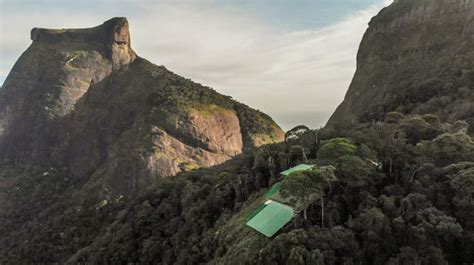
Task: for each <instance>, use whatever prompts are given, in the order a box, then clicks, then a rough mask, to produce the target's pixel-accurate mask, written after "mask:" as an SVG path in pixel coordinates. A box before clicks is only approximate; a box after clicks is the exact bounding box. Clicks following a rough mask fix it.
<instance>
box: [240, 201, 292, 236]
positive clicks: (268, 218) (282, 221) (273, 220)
mask: <svg viewBox="0 0 474 265" xmlns="http://www.w3.org/2000/svg"><path fill="white" fill-rule="evenodd" d="M263 205H264V207H261V208H260V207H259V208H258V209H257V211H258V212H254V213H253V214H252V215H251V216H252V218H251V219H250V220H249V221H248V222H247V225H248V226H250V227H252V228H253V229H255V230H257V231H258V232H260V233H262V234H264V235H265V236H267V237H272V236H273V235H274V234H275V233H276V232H278V231H279V230H280V229H281V228H282V227H283V226H285V225H286V224H287V223H288V222H289V221H290V220H291V219H292V218H293V216H294V214H295V213H294V211H293V208H291V207H290V206H287V205H284V204H282V203H279V202H275V201H271V200H269V201H267V202H266V203H265V204H263Z"/></svg>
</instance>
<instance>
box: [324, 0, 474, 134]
mask: <svg viewBox="0 0 474 265" xmlns="http://www.w3.org/2000/svg"><path fill="white" fill-rule="evenodd" d="M390 111H398V112H402V113H411V114H425V113H435V114H438V115H439V116H440V117H441V118H443V119H446V120H449V121H455V120H459V119H465V120H468V121H469V122H470V124H471V128H474V127H473V126H474V1H472V0H398V1H394V3H393V4H391V5H390V6H389V7H387V8H385V9H383V10H382V11H381V12H380V13H379V14H378V15H377V16H376V17H374V18H373V19H372V21H371V22H370V24H369V28H368V30H367V32H366V33H365V35H364V38H363V40H362V43H361V45H360V49H359V53H358V56H357V71H356V73H355V76H354V79H353V80H352V83H351V85H350V88H349V91H348V92H347V94H346V97H345V99H344V102H343V103H342V104H341V105H340V106H339V107H338V108H337V110H336V112H335V113H334V114H333V116H332V117H331V119H330V120H329V122H328V126H329V127H334V126H337V125H340V126H347V125H351V124H354V123H357V122H361V121H372V120H380V119H382V117H384V116H385V114H386V113H387V112H390Z"/></svg>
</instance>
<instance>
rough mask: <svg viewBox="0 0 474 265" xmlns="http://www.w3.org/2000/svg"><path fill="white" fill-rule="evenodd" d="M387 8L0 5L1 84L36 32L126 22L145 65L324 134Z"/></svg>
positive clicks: (375, 1)
mask: <svg viewBox="0 0 474 265" xmlns="http://www.w3.org/2000/svg"><path fill="white" fill-rule="evenodd" d="M391 2H392V0H181V1H178V0H81V1H77V0H0V84H3V82H4V80H5V79H6V77H7V75H8V73H9V72H10V70H11V68H12V67H13V65H14V63H15V61H16V60H17V59H18V57H19V56H20V55H21V53H22V52H23V51H24V50H25V49H26V48H27V47H28V46H29V45H30V43H31V40H30V30H31V29H32V28H33V27H45V28H83V27H92V26H96V25H99V24H101V23H102V22H104V21H106V20H108V19H109V18H112V17H115V16H125V17H127V18H128V21H129V24H130V33H131V38H132V41H131V42H132V48H133V49H134V50H135V52H136V53H137V54H138V55H139V56H141V57H144V58H146V59H148V60H149V61H151V62H153V63H155V64H158V65H164V66H166V67H167V68H168V69H170V70H171V71H173V72H175V73H177V74H179V75H182V76H184V77H186V78H190V79H192V80H193V81H195V82H198V83H201V84H203V85H206V86H210V87H212V88H214V89H215V90H217V91H218V92H220V93H223V94H226V95H230V96H232V97H233V98H234V99H236V100H238V101H240V102H243V103H245V104H247V105H249V106H251V107H253V108H256V109H259V110H261V111H263V112H265V113H267V114H269V115H270V116H272V118H273V119H274V120H275V121H276V122H277V123H278V124H279V125H280V126H281V127H282V128H283V129H284V130H288V129H291V128H293V127H294V126H296V125H300V124H305V125H307V126H309V127H311V128H319V127H321V126H324V124H325V123H326V121H327V120H328V119H329V117H330V115H331V114H332V113H333V112H334V110H335V109H336V107H337V106H338V104H339V103H340V102H341V101H342V100H343V98H344V95H345V93H346V91H347V89H348V87H349V84H350V81H351V79H352V76H353V75H354V72H355V67H356V55H357V49H358V46H359V43H360V41H361V39H362V36H363V34H364V32H365V30H366V29H367V26H368V22H369V21H370V19H371V18H372V17H373V16H375V15H376V14H377V13H378V12H379V11H380V10H381V9H382V8H383V7H385V6H388V5H389V4H390V3H391Z"/></svg>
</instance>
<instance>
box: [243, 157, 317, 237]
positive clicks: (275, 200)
mask: <svg viewBox="0 0 474 265" xmlns="http://www.w3.org/2000/svg"><path fill="white" fill-rule="evenodd" d="M314 167H315V165H306V164H301V165H298V166H296V167H292V168H289V169H287V170H285V171H282V172H281V173H280V174H281V175H282V176H284V177H286V176H288V175H290V174H291V173H293V172H297V171H304V170H308V169H312V168H314ZM280 189H281V182H278V183H275V185H273V186H272V187H271V188H270V190H269V191H268V192H267V193H266V194H265V197H266V198H267V201H266V202H265V203H264V204H261V205H260V206H259V207H258V208H257V209H256V210H255V211H253V212H252V213H251V214H250V215H249V216H248V217H247V218H246V224H247V225H248V226H249V227H252V228H253V229H255V230H257V231H258V232H260V233H262V234H264V235H265V236H267V237H272V236H273V235H274V234H275V233H277V232H278V231H279V230H280V229H281V228H282V227H283V226H285V225H286V224H287V223H288V222H289V221H290V220H291V219H292V218H293V217H294V215H295V209H296V210H299V209H301V208H303V207H304V205H300V203H298V202H297V200H295V199H294V198H293V197H292V196H290V197H288V198H283V197H282V196H281V195H280Z"/></svg>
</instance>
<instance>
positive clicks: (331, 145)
mask: <svg viewBox="0 0 474 265" xmlns="http://www.w3.org/2000/svg"><path fill="white" fill-rule="evenodd" d="M356 150H357V147H356V146H355V145H354V144H353V143H352V142H351V141H350V140H349V139H346V138H335V139H331V140H329V141H328V142H327V143H326V144H324V145H323V146H322V147H321V148H320V149H319V151H318V159H319V160H322V161H333V160H336V159H338V158H340V157H342V156H351V155H355V153H356Z"/></svg>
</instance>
